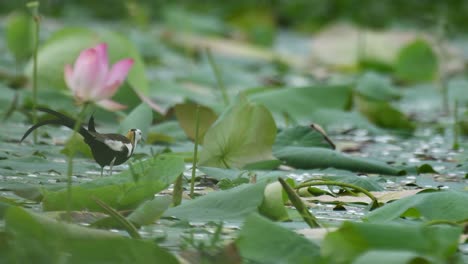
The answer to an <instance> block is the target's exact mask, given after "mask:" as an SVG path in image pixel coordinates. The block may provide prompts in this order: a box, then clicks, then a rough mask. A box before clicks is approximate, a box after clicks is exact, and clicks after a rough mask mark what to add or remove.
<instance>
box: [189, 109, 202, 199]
mask: <svg viewBox="0 0 468 264" xmlns="http://www.w3.org/2000/svg"><path fill="white" fill-rule="evenodd" d="M199 128H200V106H197V110H196V111H195V146H194V147H193V161H192V179H191V180H190V197H193V192H194V189H195V172H196V169H197V159H198V157H197V156H198V131H199Z"/></svg>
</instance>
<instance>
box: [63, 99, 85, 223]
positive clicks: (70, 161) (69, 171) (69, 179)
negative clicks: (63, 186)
mask: <svg viewBox="0 0 468 264" xmlns="http://www.w3.org/2000/svg"><path fill="white" fill-rule="evenodd" d="M88 105H89V104H88V103H85V104H84V105H83V108H82V109H81V112H80V113H79V115H78V118H77V120H76V123H75V126H74V127H73V134H72V136H71V138H74V137H76V134H77V132H78V130H79V129H80V127H81V124H82V123H83V118H84V115H85V114H86V110H87V108H88ZM75 151H76V150H75V148H73V147H71V148H70V153H69V155H68V160H67V220H71V207H72V176H73V158H74V156H75Z"/></svg>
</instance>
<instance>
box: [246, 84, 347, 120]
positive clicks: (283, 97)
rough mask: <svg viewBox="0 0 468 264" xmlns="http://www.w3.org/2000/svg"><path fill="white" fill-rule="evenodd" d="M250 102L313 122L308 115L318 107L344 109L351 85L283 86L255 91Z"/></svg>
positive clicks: (276, 113)
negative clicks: (281, 87) (259, 91)
mask: <svg viewBox="0 0 468 264" xmlns="http://www.w3.org/2000/svg"><path fill="white" fill-rule="evenodd" d="M250 99H251V101H252V102H257V103H262V104H264V105H265V106H266V107H267V108H268V109H269V110H270V111H271V112H272V113H274V114H275V115H277V116H283V115H284V114H287V115H289V116H290V117H291V118H292V119H293V120H295V121H297V122H299V123H301V124H303V123H305V124H308V123H311V122H314V121H313V120H311V118H310V115H311V114H312V113H313V112H314V111H316V110H319V109H339V110H345V109H347V108H348V107H349V106H350V104H351V87H350V86H344V85H339V86H338V85H314V86H310V87H302V88H283V89H277V90H273V91H267V92H261V93H255V94H252V95H251V96H250Z"/></svg>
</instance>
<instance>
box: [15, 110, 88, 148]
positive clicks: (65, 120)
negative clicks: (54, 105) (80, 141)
mask: <svg viewBox="0 0 468 264" xmlns="http://www.w3.org/2000/svg"><path fill="white" fill-rule="evenodd" d="M37 110H39V111H41V112H45V113H48V114H51V115H53V116H55V117H56V118H55V119H50V120H45V121H41V122H39V123H37V124H35V125H33V126H32V127H30V128H29V129H28V130H27V131H26V132H25V133H24V135H23V137H22V138H21V141H23V140H24V139H25V138H26V137H27V136H28V135H29V134H31V132H33V131H34V130H35V129H36V128H38V127H41V126H44V125H62V126H66V127H68V128H70V129H74V128H75V124H76V120H74V119H72V118H70V117H68V116H66V115H64V114H62V113H59V112H57V111H54V110H52V109H48V108H43V107H38V108H37ZM78 133H80V135H82V136H83V137H84V138H85V139H90V138H92V137H93V136H92V135H91V134H90V133H89V131H88V130H86V129H85V128H84V127H82V126H80V128H79V129H78Z"/></svg>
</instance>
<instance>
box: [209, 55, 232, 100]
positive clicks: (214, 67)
mask: <svg viewBox="0 0 468 264" xmlns="http://www.w3.org/2000/svg"><path fill="white" fill-rule="evenodd" d="M206 55H207V57H208V61H209V62H210V66H211V69H212V70H213V73H214V75H215V78H216V83H217V84H218V88H219V89H220V90H221V94H222V95H223V101H224V105H226V106H227V105H229V96H228V94H227V90H226V86H225V85H224V82H223V77H222V74H221V70H220V69H219V67H218V65H217V64H216V62H215V60H214V58H213V55H212V54H211V50H209V49H206Z"/></svg>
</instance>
